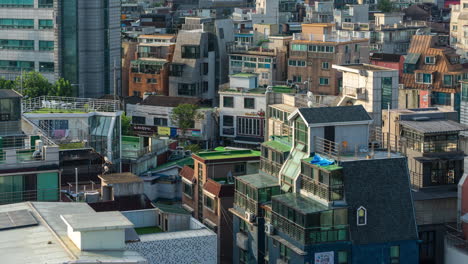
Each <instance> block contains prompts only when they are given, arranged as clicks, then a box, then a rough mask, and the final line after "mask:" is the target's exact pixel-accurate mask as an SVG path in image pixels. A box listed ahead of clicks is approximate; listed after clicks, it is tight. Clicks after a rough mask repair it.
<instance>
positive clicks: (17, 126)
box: [0, 120, 21, 136]
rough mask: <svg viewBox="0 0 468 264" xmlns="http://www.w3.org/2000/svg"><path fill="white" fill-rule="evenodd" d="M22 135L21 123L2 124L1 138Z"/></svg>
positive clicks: (7, 122)
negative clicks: (2, 136)
mask: <svg viewBox="0 0 468 264" xmlns="http://www.w3.org/2000/svg"><path fill="white" fill-rule="evenodd" d="M19 133H21V121H20V120H18V121H2V122H0V136H1V135H5V136H6V135H12V134H19Z"/></svg>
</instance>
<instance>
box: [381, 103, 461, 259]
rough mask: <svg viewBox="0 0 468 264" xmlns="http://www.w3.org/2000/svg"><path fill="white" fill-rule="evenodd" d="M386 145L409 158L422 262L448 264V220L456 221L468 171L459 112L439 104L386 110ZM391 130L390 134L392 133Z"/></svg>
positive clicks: (384, 138)
mask: <svg viewBox="0 0 468 264" xmlns="http://www.w3.org/2000/svg"><path fill="white" fill-rule="evenodd" d="M382 119H383V120H384V125H383V126H382V132H383V133H384V135H383V140H382V141H383V144H384V145H385V146H387V145H390V146H391V148H392V149H396V150H398V151H400V152H401V153H403V154H404V155H405V156H406V157H407V159H408V170H409V173H410V181H411V188H412V191H413V199H414V206H415V211H416V223H417V225H418V231H419V237H420V239H421V240H422V243H421V244H420V245H419V249H420V256H419V259H420V261H421V263H428V262H432V263H443V259H444V236H445V232H446V231H447V229H446V224H447V223H456V222H457V217H456V216H457V184H458V182H459V181H460V178H461V177H462V176H463V172H464V156H465V154H464V152H463V150H462V149H461V148H460V138H459V134H460V131H463V130H466V129H467V128H468V127H467V126H465V125H462V124H459V123H457V120H458V113H457V112H456V111H453V110H452V111H450V110H445V109H437V108H420V109H405V110H396V109H395V110H390V114H388V111H386V110H384V112H383V116H382ZM388 134H389V135H390V136H388Z"/></svg>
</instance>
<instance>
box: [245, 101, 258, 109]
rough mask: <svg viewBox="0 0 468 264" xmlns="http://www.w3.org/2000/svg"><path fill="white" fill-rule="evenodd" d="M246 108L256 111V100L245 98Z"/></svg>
mask: <svg viewBox="0 0 468 264" xmlns="http://www.w3.org/2000/svg"><path fill="white" fill-rule="evenodd" d="M244 108H246V109H255V98H244Z"/></svg>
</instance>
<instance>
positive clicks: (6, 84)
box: [0, 77, 15, 89]
mask: <svg viewBox="0 0 468 264" xmlns="http://www.w3.org/2000/svg"><path fill="white" fill-rule="evenodd" d="M13 88H15V82H14V81H11V80H7V79H5V78H3V77H0V89H13Z"/></svg>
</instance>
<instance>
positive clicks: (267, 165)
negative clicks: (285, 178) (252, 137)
mask: <svg viewBox="0 0 468 264" xmlns="http://www.w3.org/2000/svg"><path fill="white" fill-rule="evenodd" d="M282 166H283V164H280V163H278V162H276V161H272V160H270V159H267V158H264V157H260V168H261V170H262V171H264V172H267V173H269V174H271V175H272V176H275V177H278V175H279V172H280V170H281V167H282Z"/></svg>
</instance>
